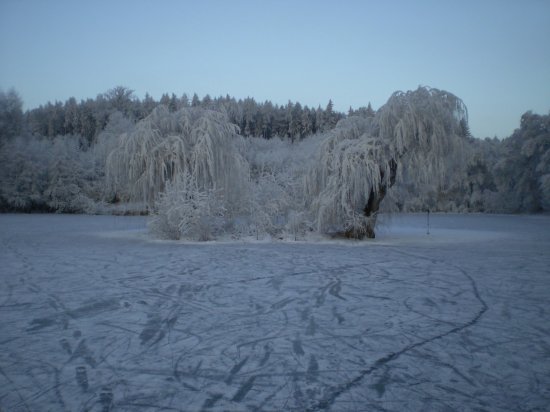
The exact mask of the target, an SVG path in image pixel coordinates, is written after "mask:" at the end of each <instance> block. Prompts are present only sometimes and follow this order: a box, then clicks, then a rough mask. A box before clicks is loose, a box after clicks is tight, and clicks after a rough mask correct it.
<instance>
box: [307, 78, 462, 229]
mask: <svg viewBox="0 0 550 412" xmlns="http://www.w3.org/2000/svg"><path fill="white" fill-rule="evenodd" d="M467 120H468V119H467V111H466V107H465V106H464V104H463V103H462V101H461V100H460V99H458V98H457V97H455V96H453V95H452V94H450V93H448V92H444V91H440V90H436V89H429V88H419V89H417V90H416V91H412V92H406V93H403V92H397V93H394V94H393V95H392V97H391V98H390V99H389V100H388V102H387V103H386V104H385V105H384V106H383V107H381V108H380V110H378V112H377V113H376V114H375V116H374V117H373V118H364V117H349V118H348V119H346V120H342V121H340V122H339V123H338V125H337V126H336V128H335V129H334V130H333V131H332V132H329V133H328V135H327V136H326V137H325V140H324V142H323V144H322V146H321V150H320V151H319V152H318V157H317V161H316V162H315V167H313V168H312V170H311V171H310V172H309V173H308V174H307V176H306V191H307V198H308V199H309V200H310V202H309V205H310V210H311V212H312V213H313V214H315V215H316V219H315V220H316V224H317V227H318V229H319V230H321V231H327V230H341V229H344V230H345V231H349V230H350V229H351V230H353V231H356V230H359V231H362V230H363V228H366V227H369V226H370V227H371V228H373V227H374V224H375V222H376V212H377V210H378V205H377V204H376V203H375V205H374V208H373V210H372V212H373V213H370V212H371V211H367V203H368V202H369V200H371V201H372V200H373V199H374V200H375V202H376V201H381V199H383V198H384V196H385V194H386V191H387V190H388V189H389V187H390V186H392V184H393V177H394V176H392V170H391V165H392V164H394V165H396V164H398V165H399V167H397V179H398V182H401V184H402V185H406V184H408V183H413V184H414V185H417V186H420V185H421V186H422V187H423V188H425V190H427V191H435V190H437V189H438V188H439V189H440V188H443V187H449V186H451V185H452V183H453V182H454V180H453V176H455V172H456V170H457V168H458V167H460V166H461V165H463V164H466V163H467V159H469V156H470V154H469V152H468V150H466V147H467V139H466V137H467V132H466V130H467ZM393 198H394V199H395V197H394V196H393ZM367 215H369V216H367Z"/></svg>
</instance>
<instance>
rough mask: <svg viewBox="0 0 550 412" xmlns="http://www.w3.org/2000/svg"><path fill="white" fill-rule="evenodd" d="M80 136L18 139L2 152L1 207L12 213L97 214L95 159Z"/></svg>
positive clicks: (5, 146) (10, 142)
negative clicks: (82, 148) (34, 211)
mask: <svg viewBox="0 0 550 412" xmlns="http://www.w3.org/2000/svg"><path fill="white" fill-rule="evenodd" d="M82 145H83V144H82V142H81V141H80V140H79V139H78V137H77V136H70V135H67V136H58V137H56V138H55V139H53V140H47V139H39V138H35V137H17V138H14V139H13V140H11V141H9V142H7V143H6V144H5V145H4V146H3V147H2V150H1V151H0V162H1V167H0V206H2V207H5V208H7V209H8V210H11V209H16V210H23V211H33V210H43V211H57V212H65V213H67V212H69V213H73V212H86V213H94V212H95V211H96V206H97V205H96V204H95V202H94V201H93V200H92V199H93V198H95V197H96V193H97V191H98V190H99V188H98V187H97V186H98V185H97V180H96V176H95V170H94V167H93V157H92V154H91V153H90V152H89V151H83V150H81V149H80V148H81V146H82Z"/></svg>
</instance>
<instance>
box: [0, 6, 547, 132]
mask: <svg viewBox="0 0 550 412" xmlns="http://www.w3.org/2000/svg"><path fill="white" fill-rule="evenodd" d="M549 44H550V1H548V0H523V1H521V0H517V1H507V0H498V1H497V0H493V1H485V0H476V1H465V0H462V1H450V0H449V1H444V0H439V1H435V0H434V1H412V0H411V1H381V0H378V1H366V0H365V1H345V0H341V1H335V0H334V1H321V0H317V1H298V0H294V1H285V0H279V1H261V0H255V1H229V0H226V1H208V0H202V1H136V0H134V1H115V0H112V1H97V0H94V1H76V0H72V1H55V0H49V1H46V0H38V1H26V0H0V62H1V63H0V88H2V89H3V90H7V89H9V88H11V87H14V88H15V89H16V90H17V91H18V92H19V94H20V95H21V97H22V98H23V100H24V103H25V108H32V107H36V106H38V105H40V104H44V103H46V102H47V101H52V102H53V101H55V100H61V101H64V100H66V99H67V98H69V97H71V96H74V97H76V98H77V100H80V99H84V98H87V97H95V96H96V95H97V94H99V93H103V92H105V91H107V90H108V89H110V88H112V87H114V86H116V85H124V86H127V87H129V88H131V89H133V90H135V92H136V95H137V96H139V97H143V96H144V95H145V92H149V93H150V94H151V95H152V96H154V97H155V98H160V96H161V94H162V93H164V92H169V93H172V92H174V93H176V94H177V95H178V96H179V95H181V94H182V93H184V92H186V93H188V94H190V95H192V93H194V92H196V93H197V94H198V95H199V96H201V97H202V96H204V95H205V94H207V93H208V94H210V95H211V96H218V95H225V94H230V95H232V96H235V97H236V98H245V97H247V96H251V97H254V98H255V99H256V100H258V101H263V100H266V99H269V100H272V101H273V102H274V103H279V104H284V103H286V102H287V101H288V100H289V99H290V100H292V101H300V102H301V103H302V104H307V105H309V106H317V105H318V104H321V105H322V106H323V107H324V106H325V105H326V103H327V102H328V100H329V99H333V101H334V103H335V107H336V109H338V110H341V111H347V109H348V108H349V106H353V107H355V108H357V107H358V106H362V105H366V104H367V103H368V102H369V101H370V102H372V105H373V107H374V108H378V107H379V106H381V105H382V104H384V103H385V102H386V101H387V99H388V98H389V96H390V95H391V93H393V92H394V91H396V90H411V89H416V88H417V87H418V86H419V85H428V86H432V87H436V88H440V89H445V90H447V91H449V92H451V93H454V94H455V95H457V96H458V97H460V98H462V100H464V102H465V103H466V105H467V106H468V109H469V113H470V126H471V129H472V132H473V134H474V135H475V136H477V137H486V136H490V137H492V136H495V135H497V136H499V137H506V136H508V135H510V134H511V133H512V131H513V130H514V129H515V128H516V127H518V126H519V118H520V116H521V114H522V113H524V112H525V111H527V110H533V111H535V112H538V113H543V114H546V113H548V111H549V110H550V46H549Z"/></svg>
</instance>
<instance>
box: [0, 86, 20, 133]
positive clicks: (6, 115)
mask: <svg viewBox="0 0 550 412" xmlns="http://www.w3.org/2000/svg"><path fill="white" fill-rule="evenodd" d="M22 107H23V102H22V100H21V98H20V97H19V95H18V94H17V92H16V91H15V90H14V89H11V90H10V91H8V92H7V93H5V92H3V91H2V90H0V144H2V142H3V141H5V140H7V139H9V138H12V137H14V136H18V135H20V134H21V132H22V130H23V110H22Z"/></svg>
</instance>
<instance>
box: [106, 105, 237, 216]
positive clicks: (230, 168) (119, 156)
mask: <svg viewBox="0 0 550 412" xmlns="http://www.w3.org/2000/svg"><path fill="white" fill-rule="evenodd" d="M236 132H237V128H236V126H234V125H232V124H230V123H229V122H228V121H227V118H226V117H225V116H224V115H222V114H221V113H218V112H214V111H210V110H204V109H199V108H184V109H181V110H179V111H177V112H175V113H170V112H169V110H168V109H167V108H166V107H165V106H158V107H157V108H156V109H154V110H153V112H152V113H151V114H150V115H149V116H148V117H146V118H145V119H143V120H142V121H140V122H139V123H137V124H136V127H135V128H134V129H133V130H132V131H131V132H129V133H125V134H122V135H121V136H120V137H119V139H118V142H117V145H116V148H115V149H114V150H113V151H112V152H111V154H110V155H109V156H108V159H107V180H108V182H109V184H110V187H111V188H112V190H113V191H114V192H115V193H117V194H118V196H119V197H120V198H122V199H126V200H132V201H144V202H145V203H147V204H148V205H149V206H150V207H151V206H152V205H153V203H154V201H155V199H156V197H157V196H158V194H159V193H161V192H163V191H164V190H165V188H166V185H167V183H168V182H173V181H177V180H178V179H179V178H180V177H181V176H184V174H185V173H189V174H190V175H191V176H192V177H193V179H195V181H196V186H197V188H198V190H200V191H205V190H210V189H212V190H216V191H219V193H220V196H223V198H224V199H225V200H224V202H225V204H226V205H228V206H230V207H231V208H232V210H237V209H238V206H239V201H240V198H241V197H242V187H243V185H244V184H245V182H246V181H247V172H248V167H247V166H246V162H245V161H244V159H243V158H242V156H241V155H240V153H239V152H238V150H237V148H238V146H239V145H240V144H241V143H240V140H239V139H240V138H239V136H238V135H237V133H236Z"/></svg>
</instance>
